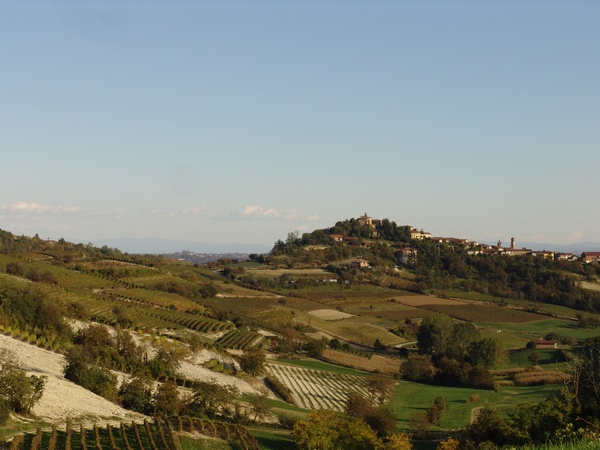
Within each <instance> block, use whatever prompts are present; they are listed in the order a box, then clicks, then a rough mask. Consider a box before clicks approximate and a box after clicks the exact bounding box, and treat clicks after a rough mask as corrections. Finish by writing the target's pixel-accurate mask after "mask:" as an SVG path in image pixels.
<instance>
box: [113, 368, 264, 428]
mask: <svg viewBox="0 0 600 450" xmlns="http://www.w3.org/2000/svg"><path fill="white" fill-rule="evenodd" d="M239 394H240V393H239V390H238V389H237V388H235V387H233V386H230V385H223V384H220V383H217V382H212V381H198V382H195V383H194V386H193V388H192V389H191V392H190V393H189V394H187V395H185V394H182V393H181V392H180V391H179V390H178V389H177V385H176V384H175V383H173V382H171V381H168V382H166V383H161V384H160V385H159V386H158V387H157V388H156V389H155V388H154V386H153V383H152V380H150V379H148V378H143V377H135V378H133V379H131V380H130V381H129V382H126V383H123V385H122V386H121V388H120V389H119V392H118V396H119V400H120V402H121V404H122V406H123V407H124V408H127V409H130V410H132V411H137V412H140V413H143V414H155V415H161V416H164V417H170V416H178V415H181V416H192V417H201V418H208V419H212V420H224V421H233V422H236V423H240V422H248V421H252V420H254V421H256V420H260V419H262V418H264V416H265V415H267V414H268V413H269V412H270V404H269V401H268V398H267V397H266V395H250V396H248V397H247V399H246V401H245V402H240V401H238V400H237V399H238V398H239Z"/></svg>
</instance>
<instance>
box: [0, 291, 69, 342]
mask: <svg viewBox="0 0 600 450" xmlns="http://www.w3.org/2000/svg"><path fill="white" fill-rule="evenodd" d="M0 323H2V324H3V325H12V326H16V327H17V328H19V329H30V328H31V329H33V328H37V329H38V330H39V331H40V333H41V334H42V335H44V336H54V337H56V338H58V339H60V340H64V341H67V340H69V339H70V338H71V331H70V328H69V326H68V325H67V324H66V323H65V321H64V319H63V314H62V311H61V310H60V308H59V307H58V306H57V305H56V304H55V303H53V302H50V300H49V298H48V296H47V294H46V293H45V292H43V291H42V290H40V289H38V288H36V287H35V286H30V285H27V286H23V285H20V284H12V283H9V282H7V281H3V282H0Z"/></svg>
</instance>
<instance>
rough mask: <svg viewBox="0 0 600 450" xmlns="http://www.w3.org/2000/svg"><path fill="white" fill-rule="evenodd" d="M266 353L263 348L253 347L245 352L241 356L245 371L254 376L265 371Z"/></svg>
mask: <svg viewBox="0 0 600 450" xmlns="http://www.w3.org/2000/svg"><path fill="white" fill-rule="evenodd" d="M265 362H266V355H265V352H264V351H263V350H261V349H260V348H257V347H253V348H251V349H250V350H247V351H245V352H244V354H243V355H242V356H241V358H240V367H241V368H242V370H243V371H244V372H247V373H249V374H250V375H252V376H258V375H260V374H261V373H263V372H264V369H265Z"/></svg>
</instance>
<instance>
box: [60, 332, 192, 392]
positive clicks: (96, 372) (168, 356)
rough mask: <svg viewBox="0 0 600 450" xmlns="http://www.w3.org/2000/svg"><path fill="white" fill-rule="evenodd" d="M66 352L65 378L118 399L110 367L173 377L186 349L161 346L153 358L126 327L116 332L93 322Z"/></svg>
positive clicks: (114, 378)
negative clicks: (137, 342)
mask: <svg viewBox="0 0 600 450" xmlns="http://www.w3.org/2000/svg"><path fill="white" fill-rule="evenodd" d="M73 344H74V345H73V347H72V348H71V349H70V350H69V352H68V354H67V355H66V364H65V372H64V373H65V378H67V379H68V380H71V381H73V382H74V383H77V384H79V385H81V386H83V387H85V388H86V389H89V390H90V391H92V392H94V393H96V394H98V395H101V396H103V397H105V398H108V399H109V400H112V401H116V400H117V397H118V395H117V379H116V377H115V376H114V375H113V374H112V372H111V371H110V369H113V370H119V371H122V372H126V373H130V374H132V375H134V376H138V377H154V378H161V377H168V376H174V375H175V371H176V369H177V368H178V366H179V364H180V361H181V358H182V357H183V356H184V350H183V349H182V348H181V347H180V346H175V345H167V344H166V343H165V344H163V345H159V346H158V347H157V348H156V350H155V351H154V355H153V356H152V357H149V356H148V353H149V352H148V349H147V348H146V347H144V346H142V345H138V344H136V342H135V341H134V339H133V337H132V336H131V334H130V333H129V332H128V331H126V330H117V332H116V333H115V334H114V335H113V334H111V333H110V331H109V329H108V328H107V327H105V326H103V325H90V326H89V327H87V328H83V329H82V330H80V331H79V332H78V333H77V335H76V336H75V338H74V339H73Z"/></svg>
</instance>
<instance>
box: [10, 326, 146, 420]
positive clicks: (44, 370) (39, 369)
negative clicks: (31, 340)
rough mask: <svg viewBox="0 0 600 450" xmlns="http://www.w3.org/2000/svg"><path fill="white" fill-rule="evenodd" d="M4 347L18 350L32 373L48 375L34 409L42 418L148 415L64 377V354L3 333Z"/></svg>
mask: <svg viewBox="0 0 600 450" xmlns="http://www.w3.org/2000/svg"><path fill="white" fill-rule="evenodd" d="M0 348H6V349H9V350H11V351H13V352H14V354H15V355H16V356H17V358H18V360H19V363H20V366H21V367H22V368H23V369H24V370H25V371H27V373H28V374H29V375H37V376H40V375H43V376H45V377H46V386H45V389H44V395H43V396H42V398H41V400H40V401H39V403H37V404H36V405H35V406H34V407H33V410H32V413H33V414H35V415H36V416H37V417H38V418H40V419H41V420H44V421H47V422H51V423H61V422H64V421H65V420H66V419H68V418H70V419H73V421H74V422H86V423H90V422H111V421H116V422H120V421H131V420H136V421H140V420H143V419H144V416H143V415H141V414H138V413H135V412H133V411H128V410H126V409H123V408H121V407H120V406H118V405H115V404H114V403H111V402H109V401H108V400H106V399H104V398H102V397H100V396H98V395H96V394H94V393H92V392H90V391H88V390H87V389H84V388H82V387H81V386H78V385H76V384H75V383H72V382H71V381H68V380H67V379H65V377H63V368H64V364H65V358H64V356H63V355H60V354H58V353H54V352H51V351H48V350H44V349H42V348H39V347H37V346H35V345H31V344H27V343H25V342H22V341H19V340H18V339H14V338H12V337H10V336H6V335H4V334H0Z"/></svg>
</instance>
